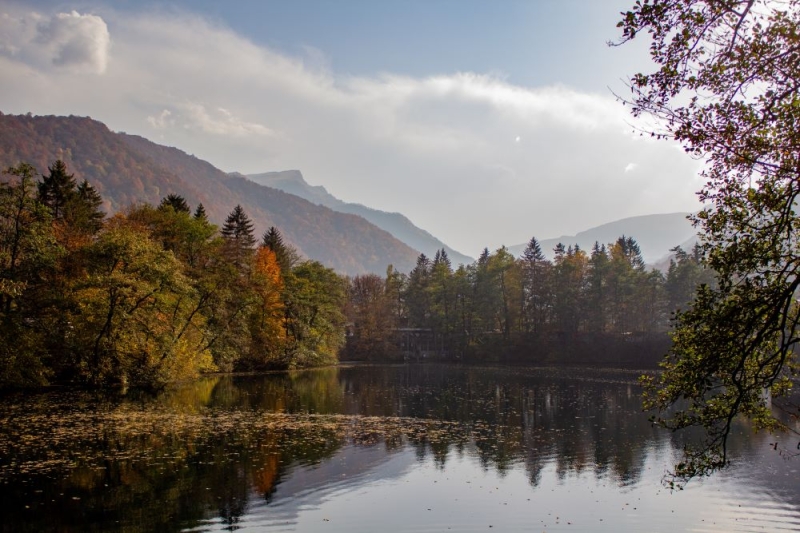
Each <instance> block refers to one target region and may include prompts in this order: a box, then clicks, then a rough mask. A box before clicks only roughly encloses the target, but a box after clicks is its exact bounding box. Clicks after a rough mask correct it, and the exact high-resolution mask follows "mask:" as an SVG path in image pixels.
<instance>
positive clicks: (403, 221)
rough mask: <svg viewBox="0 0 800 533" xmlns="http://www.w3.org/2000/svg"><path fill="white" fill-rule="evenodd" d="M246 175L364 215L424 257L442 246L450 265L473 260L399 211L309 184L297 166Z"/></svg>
mask: <svg viewBox="0 0 800 533" xmlns="http://www.w3.org/2000/svg"><path fill="white" fill-rule="evenodd" d="M246 177H247V178H248V179H250V180H252V181H254V182H256V183H259V184H261V185H266V186H267V187H273V188H275V189H280V190H282V191H284V192H287V193H290V194H294V195H296V196H299V197H300V198H305V199H306V200H308V201H309V202H312V203H315V204H319V205H324V206H325V207H329V208H331V209H333V210H334V211H339V212H340V213H350V214H353V215H358V216H361V217H364V218H365V219H367V220H368V221H370V222H371V223H373V224H375V225H376V226H378V227H379V228H381V229H383V230H386V231H388V232H389V233H391V234H392V235H394V236H395V237H397V238H398V239H399V240H401V241H402V242H404V243H406V244H407V245H409V246H411V247H412V248H414V249H415V250H419V251H421V252H422V253H424V254H425V255H427V256H428V257H433V256H434V255H435V254H436V252H437V250H441V249H442V248H444V249H445V251H446V252H447V255H448V256H449V257H450V260H451V261H452V263H453V265H458V264H470V263H472V262H473V261H474V259H473V258H471V257H468V256H466V255H464V254H462V253H460V252H457V251H455V250H453V249H452V248H450V247H449V246H447V245H446V244H444V243H443V242H442V241H440V240H439V239H437V238H436V237H434V236H433V235H431V234H430V233H428V232H427V231H425V230H423V229H420V228H418V227H417V226H415V225H414V223H413V222H411V221H410V220H409V219H408V218H406V217H405V216H403V215H402V214H400V213H388V212H386V211H380V210H378V209H372V208H371V207H366V206H364V205H361V204H352V203H348V202H344V201H342V200H340V199H338V198H336V197H335V196H333V195H332V194H330V193H329V192H328V191H327V190H325V187H322V186H321V185H316V186H314V185H309V184H308V183H307V182H306V180H305V179H303V175H302V174H301V173H300V171H299V170H284V171H282V172H264V173H262V174H249V175H247V176H246Z"/></svg>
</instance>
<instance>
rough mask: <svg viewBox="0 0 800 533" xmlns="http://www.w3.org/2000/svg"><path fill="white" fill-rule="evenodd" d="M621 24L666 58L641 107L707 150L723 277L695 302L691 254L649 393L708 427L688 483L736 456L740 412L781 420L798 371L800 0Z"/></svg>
mask: <svg viewBox="0 0 800 533" xmlns="http://www.w3.org/2000/svg"><path fill="white" fill-rule="evenodd" d="M619 26H620V27H621V28H622V32H623V38H622V41H623V42H625V41H628V40H631V39H634V38H636V37H637V36H639V35H641V34H647V35H648V36H649V39H650V42H651V44H650V53H651V57H652V59H653V61H654V62H655V65H656V68H657V70H655V72H652V73H649V74H644V73H640V74H637V75H635V76H634V77H633V78H632V80H631V90H632V97H631V101H630V103H631V105H632V108H633V113H634V114H635V115H650V116H653V117H655V118H656V119H658V123H659V124H660V128H661V129H660V130H658V131H654V132H653V135H654V136H658V137H662V138H669V139H674V140H676V141H678V142H680V143H681V144H682V145H683V147H684V148H685V150H686V151H687V152H688V153H689V154H692V155H693V156H695V157H698V158H702V159H703V160H704V161H706V170H705V172H704V178H705V180H706V184H705V186H704V187H703V189H702V190H701V191H700V199H701V200H702V201H703V202H704V204H705V205H707V206H708V207H707V208H705V209H704V210H703V211H701V212H700V213H699V214H698V215H697V217H696V220H695V221H696V222H697V223H698V224H699V225H700V226H701V227H702V229H703V230H704V236H703V239H704V240H703V250H702V251H703V255H704V256H705V260H706V262H707V265H708V266H709V267H710V268H711V269H712V270H713V271H715V272H716V274H717V283H716V284H715V285H713V286H712V285H710V284H708V283H707V284H705V285H702V286H701V289H700V290H699V291H698V292H697V295H696V298H695V303H694V304H692V305H691V306H688V307H687V306H686V305H685V302H686V290H685V287H684V286H683V281H682V279H683V278H685V277H688V278H692V277H694V276H699V273H697V272H696V271H695V270H696V269H695V266H694V265H692V263H691V261H690V260H689V259H687V258H683V259H680V258H679V259H678V262H677V263H676V264H675V266H674V267H673V268H672V269H671V277H670V279H669V281H670V285H669V289H670V297H671V298H672V299H673V301H674V302H675V303H679V304H680V305H681V306H682V307H683V308H684V310H683V311H681V312H680V313H679V314H678V315H677V317H676V331H675V335H674V340H675V346H674V348H673V350H672V353H671V354H670V357H669V358H668V359H667V360H666V362H665V364H664V366H665V372H664V374H663V376H662V377H661V378H660V379H657V380H650V381H648V385H649V389H648V394H647V405H648V407H651V408H653V409H657V410H659V411H660V414H661V415H660V416H659V417H658V418H657V421H658V422H659V423H660V424H662V425H664V426H665V427H668V428H671V429H681V428H686V427H690V426H698V427H701V428H703V429H704V430H705V434H706V438H705V439H704V440H703V441H702V442H699V443H698V444H697V445H696V446H695V447H693V448H690V449H688V450H687V456H686V458H685V460H684V461H683V462H682V463H681V464H679V465H678V466H677V468H676V472H675V474H676V482H682V481H685V480H687V479H689V478H691V477H692V476H694V475H700V474H706V473H709V472H712V471H714V470H715V469H717V468H720V467H722V466H724V465H725V464H726V463H727V459H728V457H727V440H728V435H729V433H730V428H731V422H732V420H733V419H735V418H736V417H737V416H738V415H744V416H746V417H748V418H751V419H752V420H753V421H754V422H755V425H756V427H762V428H767V429H775V428H777V427H779V426H780V424H779V423H778V421H777V420H776V419H775V418H773V416H772V413H771V412H770V410H769V409H768V407H767V404H766V400H765V398H766V397H767V396H768V395H769V394H770V393H771V396H772V401H773V402H774V403H779V402H780V401H781V396H783V395H785V394H786V393H787V392H788V391H789V389H790V384H791V380H792V378H793V377H795V376H796V375H797V360H796V356H795V345H796V343H797V342H798V339H800V336H798V333H800V332H799V331H798V309H797V300H796V296H797V288H798V285H800V275H799V274H800V259H799V255H798V239H797V228H798V218H797V215H796V212H795V204H796V202H797V196H798V192H800V174H799V173H798V168H800V165H798V163H799V162H800V159H799V158H800V155H799V154H800V152H798V150H797V146H798V129H797V124H798V121H800V106H798V101H799V100H798V80H800V61H798V55H797V48H798V44H800V37H798V36H800V2H798V1H797V0H788V1H786V2H768V1H766V0H731V1H725V2H717V1H710V0H689V1H674V0H673V1H665V2H641V3H640V2H637V3H636V5H635V6H634V7H633V8H632V9H631V11H629V12H627V13H625V14H624V17H623V20H622V21H621V22H620V23H619ZM678 402H681V403H680V404H678ZM683 402H686V404H685V405H684V403H683ZM676 404H678V405H679V407H678V408H677V409H678V410H677V412H675V413H673V412H672V411H671V410H672V409H674V408H675V406H676Z"/></svg>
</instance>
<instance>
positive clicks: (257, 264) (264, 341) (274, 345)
mask: <svg viewBox="0 0 800 533" xmlns="http://www.w3.org/2000/svg"><path fill="white" fill-rule="evenodd" d="M250 285H251V287H252V290H253V292H254V293H255V300H254V302H253V306H252V308H251V310H250V314H249V317H248V322H249V324H248V325H249V328H250V331H249V333H250V338H251V340H250V344H249V351H248V352H247V353H245V354H243V357H242V360H241V361H240V362H239V363H238V364H237V366H238V367H244V368H247V369H265V368H285V366H286V365H287V361H285V358H284V356H285V354H286V350H285V348H286V327H285V323H284V322H285V314H286V313H285V304H284V298H285V293H284V290H285V288H284V282H283V275H282V274H281V266H280V264H279V262H278V258H277V256H276V255H275V252H273V251H272V250H271V249H269V248H267V247H266V246H260V247H259V248H258V250H257V251H256V256H255V261H254V263H253V273H252V276H251V280H250Z"/></svg>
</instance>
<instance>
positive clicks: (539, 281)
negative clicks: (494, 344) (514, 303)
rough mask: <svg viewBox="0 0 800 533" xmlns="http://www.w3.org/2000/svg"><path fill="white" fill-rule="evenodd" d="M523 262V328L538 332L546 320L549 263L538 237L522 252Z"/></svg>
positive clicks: (533, 238)
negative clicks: (545, 290) (546, 289)
mask: <svg viewBox="0 0 800 533" xmlns="http://www.w3.org/2000/svg"><path fill="white" fill-rule="evenodd" d="M521 262H522V283H521V284H520V285H521V289H522V302H521V305H522V321H523V327H522V329H523V330H524V331H531V332H533V333H536V332H537V331H539V329H540V327H541V325H542V323H543V322H544V313H543V310H544V307H545V294H544V288H545V286H546V285H545V279H544V277H545V274H546V271H547V264H549V262H548V261H547V258H546V257H545V256H544V253H542V247H541V246H540V245H539V241H538V240H536V237H531V240H530V242H528V245H527V246H526V247H525V251H524V252H522V258H521Z"/></svg>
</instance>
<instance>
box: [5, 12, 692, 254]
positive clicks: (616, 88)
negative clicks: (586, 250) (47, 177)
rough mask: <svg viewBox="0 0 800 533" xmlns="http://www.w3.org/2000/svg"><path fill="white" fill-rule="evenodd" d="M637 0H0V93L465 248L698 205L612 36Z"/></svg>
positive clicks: (636, 66)
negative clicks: (629, 100)
mask: <svg viewBox="0 0 800 533" xmlns="http://www.w3.org/2000/svg"><path fill="white" fill-rule="evenodd" d="M632 3H633V0H628V1H624V0H522V1H515V0H504V1H502V2H486V1H477V0H428V1H422V0H403V1H397V0H386V1H380V2H376V1H372V0H340V1H333V0H316V1H311V0H297V1H292V2H289V1H283V2H274V1H269V0H238V1H228V2H222V1H211V0H195V1H189V0H176V1H174V2H156V1H150V0H143V1H142V0H140V1H133V0H119V1H116V2H110V1H106V2H103V1H76V2H65V1H48V0H42V1H36V2H16V3H15V2H13V1H11V2H4V3H3V4H2V5H0V72H2V76H0V111H2V112H3V113H7V114H21V113H28V112H31V113H33V114H35V115H49V114H52V115H78V116H91V117H92V118H94V119H96V120H99V121H101V122H104V123H105V124H106V125H108V127H109V128H110V129H111V130H113V131H123V132H126V133H131V134H136V135H142V136H144V137H146V138H148V139H151V140H153V141H155V142H158V143H160V144H165V145H168V146H175V147H177V148H179V149H181V150H184V151H185V152H187V153H190V154H194V155H196V156H197V157H199V158H201V159H204V160H207V161H209V162H210V163H212V164H213V165H215V166H217V167H219V168H221V169H222V170H225V171H228V172H233V171H237V172H242V173H245V174H247V173H260V172H268V171H277V170H288V169H298V170H300V171H302V173H303V175H304V177H305V179H306V181H308V182H309V183H310V184H312V185H323V186H324V187H325V188H326V189H327V190H328V191H329V192H330V193H332V194H333V195H335V196H337V197H338V198H340V199H342V200H345V201H348V202H356V203H361V204H364V205H367V206H369V207H373V208H376V209H381V210H385V211H396V212H401V213H403V214H404V215H406V216H407V217H409V218H410V219H411V220H412V221H413V222H414V223H415V224H416V225H417V226H419V227H421V228H423V229H425V230H427V231H429V232H430V233H432V234H433V235H435V236H436V237H438V238H440V239H441V240H442V241H444V242H445V243H447V244H448V245H449V246H452V247H453V248H455V249H456V250H459V251H460V252H462V253H466V254H469V255H472V256H473V257H475V256H477V255H478V254H479V253H480V251H481V250H482V249H483V248H484V247H488V248H489V249H490V250H494V249H496V248H498V247H499V246H501V245H503V244H505V245H515V244H519V243H523V242H527V241H528V240H529V239H530V238H531V237H532V236H536V237H537V238H539V239H546V238H552V237H558V236H561V235H569V234H574V233H577V232H579V231H582V230H585V229H588V228H590V227H593V226H597V225H600V224H603V223H606V222H610V221H613V220H618V219H620V218H624V217H629V216H636V215H644V214H652V213H668V212H677V211H693V210H696V209H698V208H699V203H698V200H697V197H696V194H695V193H696V191H697V190H698V189H699V188H700V186H701V185H702V180H701V179H700V177H699V176H698V173H699V170H700V163H699V162H698V161H695V160H693V159H691V158H690V157H689V156H687V155H686V154H685V153H684V152H683V151H682V150H681V148H680V147H679V146H677V145H674V144H671V143H669V142H665V141H655V140H653V139H651V138H650V137H648V136H642V135H640V134H639V131H640V129H641V125H640V124H637V123H634V119H633V118H632V117H631V116H630V114H629V108H628V107H625V106H623V105H622V103H621V102H620V101H619V100H618V98H617V97H616V96H615V95H622V96H625V95H627V94H628V89H627V88H626V84H625V80H627V79H629V77H630V76H632V75H633V74H635V73H636V72H639V71H647V70H648V69H650V68H652V65H651V64H650V62H649V59H648V55H647V44H648V43H647V42H646V41H644V40H642V41H641V42H633V43H628V44H626V45H625V46H622V47H609V46H608V45H607V42H608V41H613V40H615V39H617V37H618V29H617V28H616V23H617V21H618V20H619V18H620V15H619V13H620V11H625V10H627V9H628V8H629V7H630V5H632Z"/></svg>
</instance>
